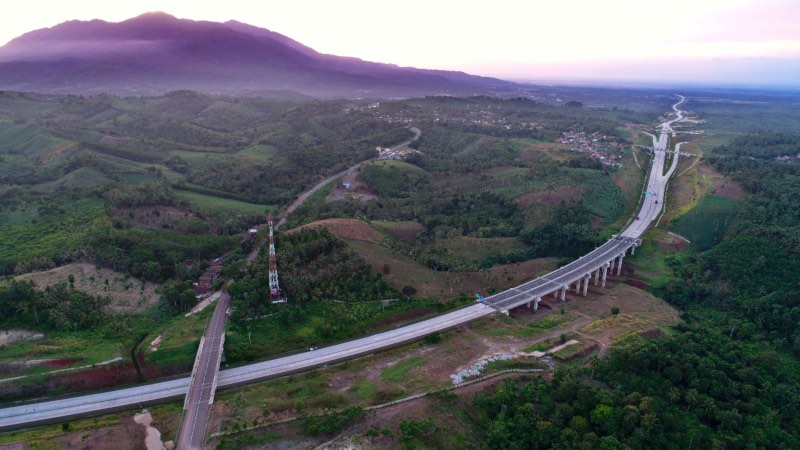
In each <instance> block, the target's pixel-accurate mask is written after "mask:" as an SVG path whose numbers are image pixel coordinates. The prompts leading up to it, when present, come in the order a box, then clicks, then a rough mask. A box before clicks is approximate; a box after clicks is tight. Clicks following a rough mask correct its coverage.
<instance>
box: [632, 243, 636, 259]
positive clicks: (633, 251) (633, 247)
mask: <svg viewBox="0 0 800 450" xmlns="http://www.w3.org/2000/svg"><path fill="white" fill-rule="evenodd" d="M634 253H636V246H635V245H631V256H633V254H634Z"/></svg>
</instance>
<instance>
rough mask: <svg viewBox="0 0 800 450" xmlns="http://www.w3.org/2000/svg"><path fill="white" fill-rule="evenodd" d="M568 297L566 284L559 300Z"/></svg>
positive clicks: (562, 288) (562, 287)
mask: <svg viewBox="0 0 800 450" xmlns="http://www.w3.org/2000/svg"><path fill="white" fill-rule="evenodd" d="M566 296H567V285H566V284H565V285H563V286H561V292H560V293H559V296H558V298H559V299H560V300H564V299H565V298H566Z"/></svg>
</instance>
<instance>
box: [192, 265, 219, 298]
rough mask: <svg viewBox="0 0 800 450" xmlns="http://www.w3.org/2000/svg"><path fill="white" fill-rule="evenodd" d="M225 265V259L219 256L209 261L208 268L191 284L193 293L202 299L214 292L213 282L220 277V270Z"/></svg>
mask: <svg viewBox="0 0 800 450" xmlns="http://www.w3.org/2000/svg"><path fill="white" fill-rule="evenodd" d="M224 264H225V257H224V256H220V257H219V258H214V259H213V260H211V263H210V264H209V265H208V268H207V269H206V271H205V272H203V274H202V275H200V278H199V279H198V280H197V282H195V283H192V286H193V287H194V293H195V295H197V296H198V297H204V296H206V295H208V294H210V293H211V292H213V291H214V282H215V281H217V278H219V277H220V275H222V268H223V266H224Z"/></svg>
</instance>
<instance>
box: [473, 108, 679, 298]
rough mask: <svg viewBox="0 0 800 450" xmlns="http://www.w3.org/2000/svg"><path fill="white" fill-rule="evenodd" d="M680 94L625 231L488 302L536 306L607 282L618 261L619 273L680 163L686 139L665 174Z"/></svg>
mask: <svg viewBox="0 0 800 450" xmlns="http://www.w3.org/2000/svg"><path fill="white" fill-rule="evenodd" d="M678 97H680V101H678V102H677V103H675V104H674V105H672V109H673V110H674V111H675V114H676V117H675V118H674V119H672V120H669V121H666V122H664V123H662V124H661V125H659V126H658V128H660V129H661V131H660V134H659V136H658V137H656V136H654V135H650V136H651V137H652V138H653V162H652V165H651V167H650V173H649V176H648V179H647V185H646V188H645V192H644V195H643V197H642V201H641V206H640V207H639V210H638V212H637V213H636V216H634V217H633V218H632V219H631V220H630V221H629V222H628V224H627V225H626V226H625V228H624V229H623V230H622V232H621V233H619V235H617V236H615V237H614V238H612V239H610V240H609V241H608V242H606V243H604V244H603V245H601V246H600V247H597V248H596V249H594V250H593V251H591V252H590V253H588V254H586V255H584V256H582V257H580V258H579V259H577V260H575V261H573V262H571V263H570V264H567V265H566V266H563V267H560V268H558V269H556V270H554V271H553V272H550V273H548V274H547V275H544V276H541V277H539V278H536V279H534V280H531V281H528V282H527V283H524V284H522V285H520V286H517V287H515V288H511V289H509V290H507V291H504V292H501V293H499V294H496V295H493V296H491V297H487V298H486V299H485V300H484V302H485V303H486V304H487V305H489V306H491V307H493V308H495V309H498V310H500V311H504V312H507V311H508V310H510V309H513V308H516V307H519V306H521V305H528V306H530V304H531V302H533V304H534V308H535V307H536V305H538V301H540V300H541V298H542V297H544V296H546V295H549V294H554V295H559V296H560V297H561V298H562V299H563V297H564V293H565V292H566V290H567V289H568V287H569V286H570V285H571V284H572V283H578V286H580V285H581V284H582V285H583V294H584V295H586V289H587V287H588V284H589V280H590V278H592V277H593V278H594V280H595V284H598V283H599V280H600V279H601V278H602V280H603V285H605V278H606V275H607V272H608V270H609V269H611V268H612V267H614V264H616V265H617V273H619V267H620V266H621V264H622V260H623V257H624V255H625V253H626V252H627V251H628V250H629V249H630V250H631V251H633V249H634V248H635V247H637V246H638V245H639V244H640V242H641V241H640V238H641V236H642V234H644V232H645V231H646V230H647V229H648V228H649V227H650V225H651V224H652V222H653V221H654V220H656V219H657V218H658V217H659V215H660V213H661V211H662V210H663V207H664V196H665V193H666V190H667V182H668V180H669V177H670V176H672V174H673V173H674V172H675V169H676V168H677V166H678V156H679V154H680V146H681V145H682V143H679V144H677V145H676V147H675V151H674V152H672V153H673V158H672V164H671V167H670V169H669V171H668V172H667V173H666V174H664V162H665V160H666V155H667V144H668V142H669V137H670V135H675V131H674V130H673V129H672V125H673V124H674V123H676V122H680V121H682V120H683V118H684V117H683V111H681V110H680V109H678V106H680V105H681V103H683V102H684V101H685V100H686V99H685V98H684V97H683V96H678ZM648 134H649V133H648ZM578 286H576V288H575V290H576V292H577V291H579V287H578Z"/></svg>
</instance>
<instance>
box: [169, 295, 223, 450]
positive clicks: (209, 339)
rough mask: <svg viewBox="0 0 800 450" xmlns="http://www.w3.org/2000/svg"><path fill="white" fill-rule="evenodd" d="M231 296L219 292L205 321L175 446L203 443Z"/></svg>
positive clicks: (181, 446)
mask: <svg viewBox="0 0 800 450" xmlns="http://www.w3.org/2000/svg"><path fill="white" fill-rule="evenodd" d="M230 302H231V296H230V295H228V293H227V292H226V291H223V292H222V295H221V296H220V298H219V303H218V304H217V307H216V308H215V309H214V314H213V315H212V316H211V319H209V321H208V325H207V327H206V331H205V333H204V334H203V337H202V339H201V341H200V348H198V350H197V356H196V357H195V364H194V369H192V376H191V377H190V380H191V382H190V384H189V387H188V391H187V393H186V400H185V401H184V404H183V416H182V418H181V426H180V428H179V430H178V438H177V444H178V446H177V448H179V449H199V448H201V447H202V445H203V440H204V438H205V435H206V427H207V426H208V418H209V415H210V413H211V404H212V403H214V392H215V391H216V389H217V375H218V373H219V365H220V360H221V358H222V346H223V344H224V343H225V321H226V319H227V311H228V308H230Z"/></svg>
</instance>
